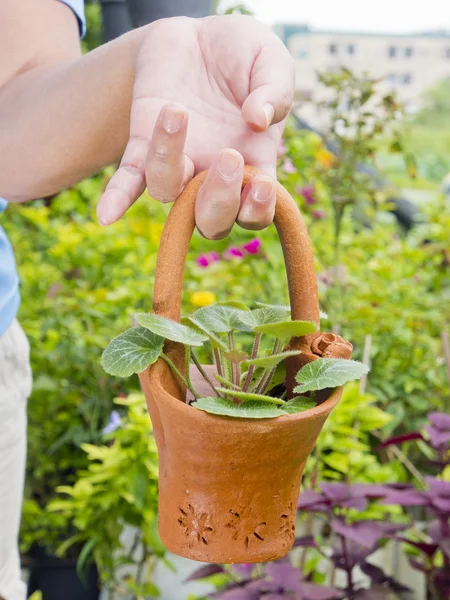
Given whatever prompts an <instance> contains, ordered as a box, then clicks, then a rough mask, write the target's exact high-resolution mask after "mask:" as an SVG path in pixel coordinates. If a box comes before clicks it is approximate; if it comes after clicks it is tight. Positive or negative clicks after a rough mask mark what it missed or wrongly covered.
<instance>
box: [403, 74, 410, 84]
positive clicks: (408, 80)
mask: <svg viewBox="0 0 450 600" xmlns="http://www.w3.org/2000/svg"><path fill="white" fill-rule="evenodd" d="M411 81H412V77H411V75H410V74H409V73H408V74H406V75H405V76H404V77H403V83H404V84H405V85H409V84H410V83H411Z"/></svg>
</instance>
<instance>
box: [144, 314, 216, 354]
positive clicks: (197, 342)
mask: <svg viewBox="0 0 450 600" xmlns="http://www.w3.org/2000/svg"><path fill="white" fill-rule="evenodd" d="M136 319H137V322H138V323H139V325H142V327H145V328H146V329H149V330H150V331H152V332H153V333H156V334H157V335H160V336H161V337H163V338H165V339H166V340H171V341H172V342H179V343H180V344H187V345H188V346H201V345H202V344H203V342H206V340H207V339H208V338H207V336H206V335H203V334H201V333H198V332H197V331H194V330H193V329H191V328H190V327H186V325H181V323H177V322H176V321H171V320H170V319H166V318H165V317H161V316H159V315H150V314H146V313H138V314H137V315H136Z"/></svg>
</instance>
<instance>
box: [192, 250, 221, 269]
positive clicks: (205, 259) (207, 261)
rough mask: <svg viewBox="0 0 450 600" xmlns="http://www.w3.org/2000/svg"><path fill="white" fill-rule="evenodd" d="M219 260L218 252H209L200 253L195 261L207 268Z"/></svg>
mask: <svg viewBox="0 0 450 600" xmlns="http://www.w3.org/2000/svg"><path fill="white" fill-rule="evenodd" d="M218 260H219V255H218V254H217V252H207V253H206V254H200V255H199V256H197V258H196V260H195V262H196V263H197V265H198V266H199V267H202V268H203V269H206V267H209V265H211V264H212V263H215V262H217V261H218Z"/></svg>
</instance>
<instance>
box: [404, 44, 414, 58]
mask: <svg viewBox="0 0 450 600" xmlns="http://www.w3.org/2000/svg"><path fill="white" fill-rule="evenodd" d="M413 54H414V48H412V46H407V47H406V48H405V56H406V58H411V57H412V56H413Z"/></svg>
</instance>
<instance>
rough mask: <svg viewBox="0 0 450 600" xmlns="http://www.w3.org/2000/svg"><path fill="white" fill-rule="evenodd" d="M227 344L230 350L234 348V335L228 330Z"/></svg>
mask: <svg viewBox="0 0 450 600" xmlns="http://www.w3.org/2000/svg"><path fill="white" fill-rule="evenodd" d="M228 345H229V346H230V351H232V350H234V337H233V332H232V331H229V332H228Z"/></svg>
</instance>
